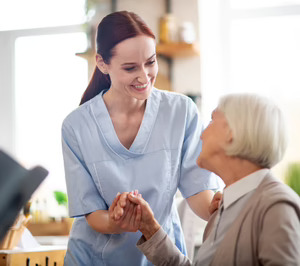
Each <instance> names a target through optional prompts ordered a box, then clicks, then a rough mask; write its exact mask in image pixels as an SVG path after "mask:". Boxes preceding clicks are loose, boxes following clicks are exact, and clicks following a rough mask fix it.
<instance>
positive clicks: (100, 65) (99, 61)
mask: <svg viewBox="0 0 300 266" xmlns="http://www.w3.org/2000/svg"><path fill="white" fill-rule="evenodd" d="M96 66H97V67H98V69H99V70H100V71H101V72H102V73H103V74H105V75H107V74H108V66H107V64H106V63H105V62H104V60H103V58H102V56H101V55H99V54H96Z"/></svg>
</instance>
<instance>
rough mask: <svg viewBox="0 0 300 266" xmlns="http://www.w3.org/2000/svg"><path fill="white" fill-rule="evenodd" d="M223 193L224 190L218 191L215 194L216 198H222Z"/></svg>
mask: <svg viewBox="0 0 300 266" xmlns="http://www.w3.org/2000/svg"><path fill="white" fill-rule="evenodd" d="M222 197H223V194H222V192H220V191H218V192H217V193H216V194H215V195H214V198H213V199H215V200H222Z"/></svg>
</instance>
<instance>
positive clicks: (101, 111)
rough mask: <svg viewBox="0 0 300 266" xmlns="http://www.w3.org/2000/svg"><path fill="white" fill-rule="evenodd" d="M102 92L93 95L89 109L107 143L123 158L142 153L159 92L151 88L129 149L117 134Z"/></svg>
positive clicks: (154, 116)
mask: <svg viewBox="0 0 300 266" xmlns="http://www.w3.org/2000/svg"><path fill="white" fill-rule="evenodd" d="M103 94H104V91H102V92H100V93H99V95H97V96H96V97H95V100H94V101H92V102H91V104H90V109H91V113H92V115H93V116H94V119H95V122H96V123H97V125H98V127H99V129H100V131H101V133H102V135H103V137H104V139H105V141H106V143H107V145H108V146H109V147H110V148H111V149H112V150H113V151H114V152H115V153H116V154H117V155H119V156H121V157H122V158H124V159H129V158H132V157H136V156H139V155H141V154H143V153H144V151H145V148H146V146H147V144H148V141H149V139H150V136H151V132H152V128H153V126H154V123H155V120H156V117H157V113H158V109H159V104H160V94H159V93H157V90H156V89H155V88H153V89H152V92H151V94H150V96H149V98H148V99H147V103H146V108H145V113H144V117H143V120H142V123H141V125H140V128H139V131H138V133H137V135H136V137H135V139H134V141H133V143H132V145H131V147H130V148H129V149H127V148H125V147H124V146H123V145H122V143H121V142H120V140H119V138H118V136H117V133H116V131H115V128H114V125H113V123H112V120H111V118H110V115H109V113H108V110H107V107H106V105H105V103H104V100H103Z"/></svg>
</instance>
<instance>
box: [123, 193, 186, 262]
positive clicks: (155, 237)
mask: <svg viewBox="0 0 300 266" xmlns="http://www.w3.org/2000/svg"><path fill="white" fill-rule="evenodd" d="M128 198H129V200H130V201H132V202H133V203H135V204H138V207H139V208H138V209H137V217H138V218H137V219H139V220H140V226H139V230H140V231H141V232H142V234H143V236H142V237H141V238H140V240H139V241H138V243H137V247H138V248H139V250H140V251H141V252H143V253H144V255H145V256H146V257H147V259H148V260H149V261H151V262H152V263H153V264H154V265H170V266H171V265H172V266H173V265H182V266H190V265H192V264H191V261H190V260H189V259H188V258H187V257H185V256H184V255H183V254H182V253H181V252H180V251H179V249H178V248H177V247H176V246H175V245H174V243H173V242H172V241H171V239H170V238H169V237H168V235H167V233H166V232H165V231H164V230H163V229H162V228H161V226H160V225H159V223H158V222H157V221H156V219H155V218H154V215H153V212H152V210H151V208H150V206H149V204H148V203H147V202H146V201H145V200H144V199H143V198H142V197H138V196H135V195H133V194H129V195H128Z"/></svg>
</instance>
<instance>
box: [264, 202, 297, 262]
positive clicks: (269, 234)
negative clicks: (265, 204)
mask: <svg viewBox="0 0 300 266" xmlns="http://www.w3.org/2000/svg"><path fill="white" fill-rule="evenodd" d="M299 218H300V217H299V213H297V211H296V209H295V208H294V206H292V205H290V204H288V203H286V202H279V203H276V204H274V205H273V206H272V207H271V208H269V209H268V211H267V212H266V213H265V217H264V219H263V224H262V231H261V232H262V234H261V235H260V237H259V244H258V245H259V246H258V256H259V261H260V262H261V264H262V265H268V266H271V265H285V266H291V265H295V266H296V265H298V266H299V265H300V248H299V247H300V220H299ZM275 220H276V222H274V221H275Z"/></svg>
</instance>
